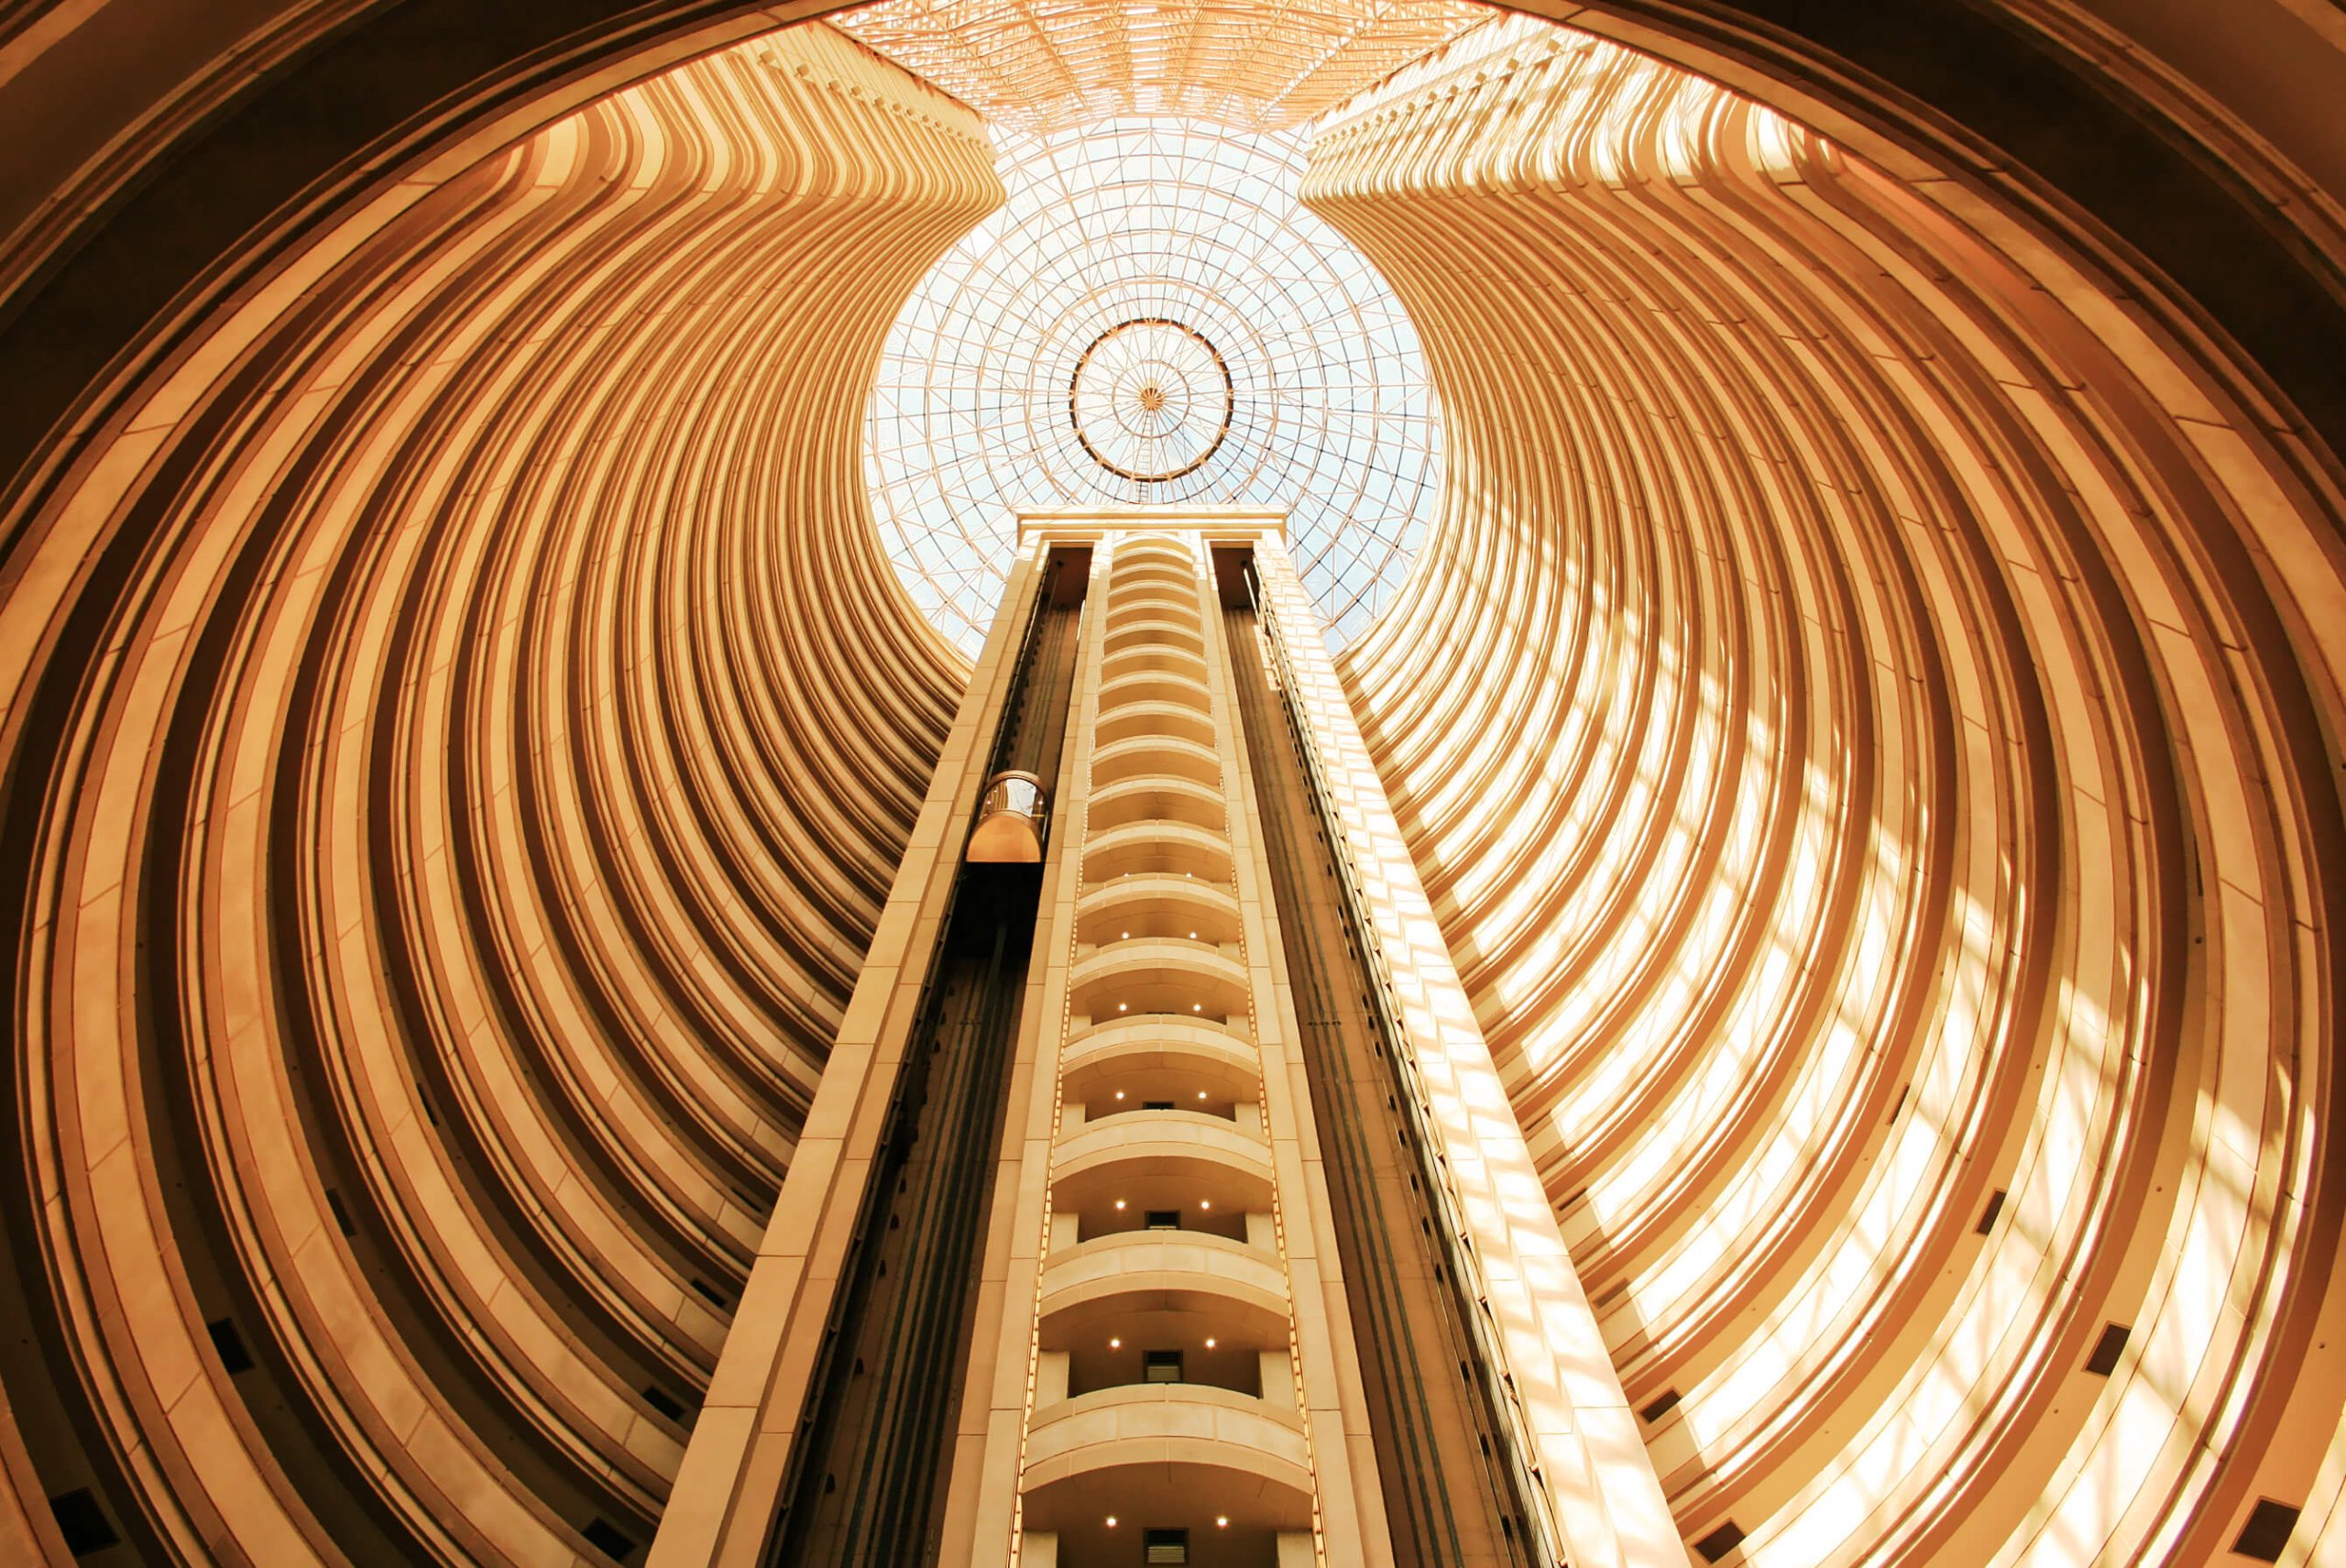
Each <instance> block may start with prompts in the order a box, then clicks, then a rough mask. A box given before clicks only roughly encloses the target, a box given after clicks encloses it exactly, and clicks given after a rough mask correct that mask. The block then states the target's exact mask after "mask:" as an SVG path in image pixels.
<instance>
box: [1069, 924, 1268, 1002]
mask: <svg viewBox="0 0 2346 1568" xmlns="http://www.w3.org/2000/svg"><path fill="white" fill-rule="evenodd" d="M1250 995H1251V992H1250V988H1249V986H1248V984H1247V975H1246V966H1245V965H1244V964H1243V963H1241V962H1239V961H1238V960H1237V959H1234V958H1233V957H1231V956H1230V955H1229V954H1227V953H1225V952H1223V951H1222V949H1221V948H1216V947H1212V946H1210V945H1209V944H1207V943H1204V942H1191V941H1187V940H1184V939H1182V938H1178V937H1145V938H1144V937H1136V938H1133V939H1132V940H1131V941H1128V942H1126V941H1118V942H1111V943H1109V944H1108V945H1107V946H1106V947H1103V948H1097V949H1095V950H1094V951H1093V952H1091V954H1089V955H1088V956H1086V957H1084V958H1081V959H1077V960H1076V962H1075V966H1074V968H1073V969H1071V970H1069V972H1068V1009H1069V1012H1071V1013H1074V1014H1082V1015H1084V1016H1088V1017H1091V1018H1093V1019H1096V1020H1102V1021H1105V1020H1107V1019H1110V1018H1115V1017H1121V1016H1124V1015H1127V1014H1135V1013H1141V1014H1150V1013H1169V1014H1174V1015H1175V1016H1177V1017H1179V1016H1188V1017H1193V1018H1211V1019H1212V1020H1214V1021H1215V1022H1216V1023H1219V1022H1221V1021H1222V1019H1225V1018H1243V1017H1244V1016H1245V1015H1246V1010H1247V1004H1248V1002H1249V999H1250Z"/></svg>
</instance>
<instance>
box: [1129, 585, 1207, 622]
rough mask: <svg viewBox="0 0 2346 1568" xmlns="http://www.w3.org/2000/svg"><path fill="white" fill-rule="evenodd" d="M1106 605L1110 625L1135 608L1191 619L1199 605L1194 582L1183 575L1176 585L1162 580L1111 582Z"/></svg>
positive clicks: (1194, 616) (1132, 611) (1195, 614)
mask: <svg viewBox="0 0 2346 1568" xmlns="http://www.w3.org/2000/svg"><path fill="white" fill-rule="evenodd" d="M1106 608H1107V613H1108V624H1109V625H1111V626H1113V625H1114V624H1115V623H1116V621H1117V620H1119V619H1120V618H1123V617H1127V616H1130V615H1132V614H1133V613H1134V612H1135V611H1150V610H1161V611H1166V612H1168V613H1173V614H1177V615H1179V616H1183V617H1187V618H1189V619H1190V620H1195V619H1196V618H1197V615H1198V610H1199V608H1200V607H1199V604H1198V590H1197V586H1196V585H1195V584H1193V583H1191V582H1189V580H1188V579H1186V578H1185V579H1183V580H1182V581H1181V582H1180V583H1179V584H1178V585H1176V584H1173V583H1169V582H1162V581H1142V582H1136V583H1112V584H1110V585H1109V587H1108V603H1107V607H1106Z"/></svg>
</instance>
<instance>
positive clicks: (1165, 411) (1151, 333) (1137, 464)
mask: <svg viewBox="0 0 2346 1568" xmlns="http://www.w3.org/2000/svg"><path fill="white" fill-rule="evenodd" d="M1237 407H1238V389H1237V385H1236V383H1234V382H1233V381H1232V379H1231V378H1230V366H1229V365H1228V364H1227V363H1226V362H1225V361H1224V360H1223V359H1222V351H1221V350H1220V349H1218V348H1216V347H1215V346H1214V345H1212V344H1211V343H1209V342H1207V341H1206V339H1205V337H1204V335H1203V334H1200V333H1195V332H1192V331H1190V330H1189V328H1188V327H1186V326H1183V325H1182V324H1181V323H1179V322H1171V321H1166V320H1164V319H1163V318H1162V317H1158V316H1136V317H1135V318H1134V319H1133V320H1131V321H1128V322H1118V323H1116V324H1115V325H1114V326H1112V327H1110V328H1109V329H1108V330H1107V331H1106V332H1103V333H1102V334H1100V335H1099V336H1098V337H1095V338H1093V339H1092V340H1091V347H1089V348H1087V349H1085V350H1084V351H1083V357H1082V358H1080V359H1079V360H1077V361H1076V362H1075V374H1074V375H1073V376H1071V377H1069V378H1068V389H1067V417H1068V422H1069V424H1070V425H1072V426H1073V427H1074V428H1075V438H1076V440H1078V441H1080V442H1081V443H1083V449H1084V451H1086V452H1088V453H1090V454H1091V460H1092V461H1093V462H1094V463H1097V464H1099V465H1100V466H1102V468H1105V469H1107V470H1108V472H1110V473H1111V474H1113V475H1114V476H1116V477H1118V478H1120V479H1132V480H1136V481H1138V482H1139V483H1142V484H1157V485H1161V484H1170V483H1172V482H1173V481H1174V480H1176V479H1178V478H1182V477H1186V476H1188V475H1189V474H1192V473H1194V472H1196V471H1197V470H1198V469H1200V468H1202V467H1204V466H1206V464H1207V462H1208V461H1209V460H1211V458H1212V456H1213V455H1214V454H1215V453H1217V452H1219V451H1221V450H1222V442H1223V441H1224V440H1226V439H1227V438H1228V437H1229V435H1230V421H1231V416H1232V415H1233V413H1235V412H1236V411H1237Z"/></svg>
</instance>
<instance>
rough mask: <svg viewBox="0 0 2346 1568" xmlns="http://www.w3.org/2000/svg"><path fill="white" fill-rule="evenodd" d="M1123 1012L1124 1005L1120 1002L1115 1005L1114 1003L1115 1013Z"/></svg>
mask: <svg viewBox="0 0 2346 1568" xmlns="http://www.w3.org/2000/svg"><path fill="white" fill-rule="evenodd" d="M1116 1011H1117V1012H1119V1013H1122V1012H1123V1011H1124V1003H1121V1002H1119V1003H1116Z"/></svg>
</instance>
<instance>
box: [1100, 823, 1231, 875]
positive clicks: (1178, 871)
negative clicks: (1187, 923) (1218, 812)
mask: <svg viewBox="0 0 2346 1568" xmlns="http://www.w3.org/2000/svg"><path fill="white" fill-rule="evenodd" d="M1167 872H1169V873H1171V874H1172V875H1174V876H1187V877H1190V878H1202V879H1203V880H1205V881H1207V882H1210V883H1215V884H1216V885H1218V886H1227V885H1228V884H1229V882H1230V840H1229V839H1227V838H1224V837H1223V836H1222V834H1221V833H1219V832H1209V831H1208V830H1207V829H1205V828H1198V827H1193V826H1192V825H1190V824H1189V823H1187V822H1167V821H1165V820H1163V819H1162V818H1151V819H1150V820H1147V821H1145V822H1127V823H1125V824H1124V826H1123V827H1121V828H1109V829H1108V830H1107V831H1105V832H1102V833H1087V834H1085V835H1084V839H1083V880H1084V883H1085V885H1086V886H1089V887H1096V886H1098V885H1099V884H1100V883H1105V882H1113V881H1114V880H1115V879H1116V878H1118V877H1127V876H1149V875H1156V874H1161V873H1167Z"/></svg>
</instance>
